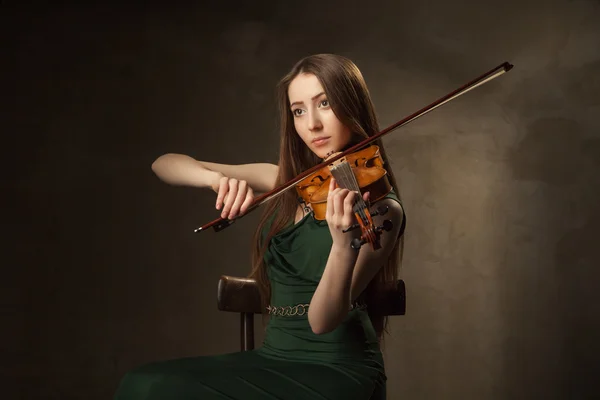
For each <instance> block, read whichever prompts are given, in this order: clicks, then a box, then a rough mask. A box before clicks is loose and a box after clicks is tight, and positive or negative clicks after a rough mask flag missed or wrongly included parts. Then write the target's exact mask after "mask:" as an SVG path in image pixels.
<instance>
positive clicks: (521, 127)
mask: <svg viewBox="0 0 600 400" xmlns="http://www.w3.org/2000/svg"><path fill="white" fill-rule="evenodd" d="M265 3H267V2H265ZM268 3H271V4H268V5H263V4H262V3H257V2H252V3H251V4H250V3H249V5H247V6H243V7H241V8H240V7H233V6H232V5H231V4H229V3H226V4H225V5H224V6H223V8H222V9H221V10H209V9H202V8H200V7H198V6H196V7H188V8H176V7H171V8H168V7H166V6H162V7H157V6H154V7H147V8H146V9H145V10H144V11H140V10H136V9H134V8H133V7H131V8H129V9H126V8H112V9H109V8H93V7H83V6H79V7H70V8H64V9H60V10H59V9H53V10H51V9H36V10H34V9H29V10H26V9H25V8H22V9H17V8H16V7H14V6H10V5H6V4H5V5H4V6H3V8H4V10H3V12H2V17H1V18H2V37H3V38H5V39H7V40H6V43H5V46H4V48H5V50H6V51H5V54H6V56H5V59H4V62H3V66H2V70H3V72H4V74H3V77H4V78H7V81H6V83H5V84H4V85H3V86H4V87H5V88H7V89H8V90H6V91H5V96H4V97H5V101H4V103H5V107H3V108H4V110H3V113H2V114H3V116H4V119H5V122H4V123H3V133H4V134H3V164H5V168H4V171H5V175H8V178H9V179H5V181H4V182H5V183H4V185H3V186H4V188H5V190H4V191H3V192H4V193H5V196H3V197H5V200H8V202H9V204H8V207H7V208H5V210H6V211H7V212H6V213H5V216H4V221H3V227H4V229H3V231H4V232H3V236H4V237H5V240H3V245H4V246H6V250H5V251H3V253H4V254H6V256H4V257H3V278H2V280H1V282H2V283H1V285H2V294H1V298H2V318H3V321H2V325H3V327H4V329H2V330H1V335H2V336H1V337H0V339H1V340H0V343H1V344H0V345H1V346H2V347H1V349H2V357H1V358H2V365H1V368H2V374H1V376H2V377H3V380H4V381H5V382H3V388H5V389H3V391H4V390H8V391H9V394H10V395H12V397H13V398H45V399H76V398H77V399H84V398H85V399H107V398H110V396H111V395H112V393H113V391H114V389H115V387H116V385H117V383H118V380H119V379H120V377H121V376H122V375H123V374H124V373H125V371H127V370H128V369H130V368H132V367H133V366H136V365H138V364H140V363H143V362H146V361H150V360H156V359H163V358H171V357H181V356H188V355H208V354H217V353H222V352H229V351H235V350H237V348H238V336H237V335H238V325H237V324H238V319H237V316H235V315H230V314H225V313H221V312H219V311H218V310H217V309H216V296H215V291H216V282H217V279H218V277H219V276H220V275H221V274H224V273H225V274H230V275H244V274H246V272H247V270H248V260H249V258H248V250H249V246H250V236H251V234H252V232H253V226H254V224H255V223H256V222H257V219H258V213H254V214H251V215H249V216H247V217H246V218H244V219H242V220H240V221H238V223H236V225H234V227H232V228H230V229H227V230H225V231H223V232H220V233H218V234H216V233H213V232H212V231H211V232H205V233H202V234H200V235H194V234H193V233H192V230H193V228H195V227H197V226H198V225H199V224H202V223H205V222H208V221H209V220H212V219H213V218H214V217H215V216H216V215H217V213H216V211H215V210H214V209H213V208H212V207H214V205H213V203H214V195H213V194H212V193H210V192H204V191H198V190H193V189H189V188H174V187H169V186H167V185H165V184H163V183H161V182H159V181H158V179H157V178H156V177H155V176H154V175H153V174H152V172H151V170H150V165H151V163H152V161H153V160H154V159H155V158H156V157H157V156H159V155H160V154H163V153H166V152H181V153H186V154H190V155H192V156H194V157H197V158H198V159H202V160H207V161H217V162H225V163H246V162H255V161H267V162H276V160H277V145H278V142H277V133H276V129H275V123H276V116H275V109H274V102H273V93H274V90H273V89H274V85H275V83H276V81H277V80H278V78H279V77H280V76H281V75H283V74H284V73H285V72H286V71H287V70H288V68H290V67H291V66H292V64H293V63H294V62H295V61H297V60H298V59H299V58H301V57H303V56H305V55H308V54H312V53H318V52H334V53H339V54H343V55H346V56H349V57H350V58H352V59H353V60H354V61H355V62H356V63H357V64H358V66H359V67H360V68H361V70H362V72H363V74H364V76H365V78H366V80H367V83H368V84H369V87H370V89H371V92H372V95H373V98H374V101H375V105H376V107H377V111H378V115H379V117H380V123H381V125H382V128H383V127H386V126H388V125H390V124H392V123H393V122H395V121H397V120H399V119H401V118H403V117H404V116H406V115H408V114H410V113H412V112H414V111H416V110H417V109H419V108H421V107H423V106H425V105H427V104H429V103H431V102H432V101H434V100H436V99H437V98H439V97H440V96H442V95H445V94H446V93H448V92H450V91H451V90H454V89H455V88H456V87H458V86H460V85H462V84H464V83H466V82H467V81H469V80H470V79H472V78H474V77H476V76H478V75H479V74H481V73H483V72H485V71H487V70H489V69H491V68H492V67H494V66H496V65H498V64H500V63H501V62H503V61H510V62H512V63H514V65H515V68H514V69H513V70H512V71H511V72H510V73H508V74H506V75H504V76H502V77H500V78H498V79H497V80H494V81H492V82H490V83H488V84H486V85H485V86H483V87H481V88H478V89H477V90H475V91H473V92H470V93H468V94H466V95H465V96H463V97H460V98H459V99H457V100H455V101H453V102H452V103H450V104H448V105H446V106H444V107H442V108H440V109H438V110H436V111H434V112H433V113H431V114H428V115H427V116H425V117H423V118H422V119H419V120H417V121H415V122H413V123H411V124H410V125H408V126H407V127H405V128H402V129H399V130H397V131H395V132H393V133H390V134H389V135H388V136H386V137H385V138H384V142H385V144H386V146H387V150H388V153H389V155H390V157H391V159H392V161H391V162H392V165H393V167H394V171H395V173H396V175H397V178H398V179H399V182H400V184H401V188H402V196H403V199H404V202H405V205H406V210H407V213H408V222H409V224H408V227H407V231H406V251H405V261H404V266H403V269H402V271H401V274H402V277H403V278H404V279H405V281H406V282H407V287H408V295H409V299H408V313H407V315H406V316H404V317H398V318H395V319H394V320H393V321H392V323H391V333H392V334H391V336H389V337H388V339H387V342H386V350H385V353H386V359H387V368H388V375H389V393H390V395H389V398H390V399H474V398H477V399H508V398H510V399H517V398H519V399H520V398H547V399H563V398H585V394H587V395H589V394H590V393H591V392H592V389H593V388H592V383H591V382H592V378H593V377H595V376H596V375H597V374H598V372H599V371H598V367H597V364H598V363H597V361H596V360H597V358H598V356H599V353H600V351H599V350H600V349H599V348H598V347H599V345H598V339H597V338H598V337H600V332H599V330H600V329H599V327H600V321H599V319H600V318H599V313H600V306H599V305H598V304H600V303H599V302H598V299H597V296H595V295H596V292H597V287H598V281H599V278H600V272H599V270H598V269H597V268H593V267H598V266H599V264H600V257H599V256H598V252H597V245H596V243H595V240H594V239H595V237H597V226H598V224H599V223H600V203H599V201H598V195H599V194H600V179H599V175H600V174H599V173H598V171H599V168H600V165H599V164H600V122H598V119H597V116H598V114H599V112H600V101H599V100H598V98H599V97H598V94H599V93H600V79H599V76H600V27H598V26H599V25H598V23H597V22H598V21H599V20H600V3H598V1H584V0H580V1H564V2H548V1H544V2H541V1H539V2H525V3H523V2H522V3H521V4H518V3H517V2H514V4H513V3H512V2H505V3H502V2H491V1H488V2H481V1H477V2H475V1H465V0H462V1H459V2H458V3H457V2H443V1H425V2H391V1H390V2H379V3H378V2H368V3H364V2H356V4H353V3H351V2H344V3H343V4H344V5H343V6H339V5H336V6H334V5H332V4H330V2H301V3H288V2H268ZM273 3H277V5H272V4H273ZM354 5H356V8H353V7H352V6H354ZM6 94H8V96H6ZM7 195H8V196H7ZM6 239H8V240H6ZM232 248H235V249H236V251H232V250H231V249H232ZM6 327H8V329H7V328H6ZM258 338H259V339H261V338H262V336H261V335H260V334H259V337H258ZM9 397H10V396H9Z"/></svg>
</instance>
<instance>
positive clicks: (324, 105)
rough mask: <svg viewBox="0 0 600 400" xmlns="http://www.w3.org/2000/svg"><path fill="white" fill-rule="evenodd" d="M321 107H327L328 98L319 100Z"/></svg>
mask: <svg viewBox="0 0 600 400" xmlns="http://www.w3.org/2000/svg"><path fill="white" fill-rule="evenodd" d="M319 104H320V105H321V106H322V107H327V106H328V105H329V100H327V99H325V100H321V102H320V103H319Z"/></svg>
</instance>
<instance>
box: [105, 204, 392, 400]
mask: <svg viewBox="0 0 600 400" xmlns="http://www.w3.org/2000/svg"><path fill="white" fill-rule="evenodd" d="M387 197H390V198H393V199H395V200H397V201H399V200H398V198H397V197H396V195H395V194H394V193H393V192H391V193H390V194H388V195H387ZM264 233H265V232H264V231H263V237H264ZM331 245H332V239H331V234H330V232H329V228H328V226H327V222H326V221H319V220H316V219H315V218H314V217H313V213H309V214H307V215H305V216H304V218H303V219H302V220H300V221H299V222H298V223H296V224H293V222H291V223H290V224H289V225H288V226H287V227H285V228H284V229H283V230H282V231H280V232H279V233H278V234H277V235H276V236H275V237H273V238H272V240H271V243H270V244H269V247H268V250H267V253H266V255H265V261H266V265H267V271H268V276H269V280H270V282H271V302H270V303H271V305H273V306H289V305H291V306H293V305H296V304H308V303H310V300H311V298H312V296H313V293H314V291H315V290H316V288H317V285H318V283H319V280H320V278H321V276H322V274H323V271H324V268H325V265H326V263H327V258H328V255H329V251H330V249H331ZM386 379H387V378H386V375H385V369H384V362H383V356H382V353H381V351H380V348H379V342H378V340H377V335H376V333H375V330H374V328H373V325H372V324H371V321H370V319H369V316H368V314H367V311H366V310H364V309H362V308H358V307H357V308H354V309H353V310H352V311H350V312H349V313H348V315H347V317H346V318H345V320H344V321H343V322H342V323H341V324H340V325H339V326H338V327H337V328H336V329H335V330H333V331H331V332H329V333H326V334H321V335H316V334H315V333H313V332H312V330H311V328H310V325H309V323H308V317H307V314H306V313H305V314H304V315H294V316H271V317H270V319H269V322H268V324H267V328H266V333H265V340H264V342H263V345H262V347H259V348H257V349H255V350H251V351H245V352H235V353H229V354H222V355H216V356H200V357H189V358H183V359H174V360H169V361H160V362H154V363H151V364H147V365H143V366H141V367H137V368H135V369H133V370H131V371H129V372H128V373H127V374H126V375H125V377H124V378H123V380H122V381H121V383H120V386H119V388H118V390H117V393H116V395H115V400H142V399H143V400H155V399H178V400H187V399H236V400H238V399H240V400H253V399H311V400H316V399H323V400H324V399H328V400H333V399H340V400H341V399H344V400H353V399H356V400H359V399H360V400H367V399H373V400H375V399H376V400H380V399H385V389H386V388H385V386H386V385H385V381H386Z"/></svg>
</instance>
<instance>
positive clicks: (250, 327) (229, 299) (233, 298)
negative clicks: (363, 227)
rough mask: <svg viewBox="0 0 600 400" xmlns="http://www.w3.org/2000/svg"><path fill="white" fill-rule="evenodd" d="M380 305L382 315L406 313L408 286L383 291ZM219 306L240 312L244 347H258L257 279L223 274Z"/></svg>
mask: <svg viewBox="0 0 600 400" xmlns="http://www.w3.org/2000/svg"><path fill="white" fill-rule="evenodd" d="M378 303H379V304H378V305H377V310H379V311H380V312H381V314H383V315H386V316H390V315H404V314H405V313H406V288H405V286H404V281H402V280H401V279H399V280H398V281H397V285H396V286H395V287H394V288H393V289H391V290H389V291H388V292H387V293H383V294H382V296H381V298H380V300H379V302H378ZM217 306H218V308H219V310H221V311H229V312H237V313H240V339H241V350H242V351H248V350H252V349H254V314H262V311H263V310H262V307H261V304H260V293H259V291H258V285H257V284H256V281H255V280H253V279H248V278H238V277H234V276H228V275H223V276H221V279H219V284H218V287H217Z"/></svg>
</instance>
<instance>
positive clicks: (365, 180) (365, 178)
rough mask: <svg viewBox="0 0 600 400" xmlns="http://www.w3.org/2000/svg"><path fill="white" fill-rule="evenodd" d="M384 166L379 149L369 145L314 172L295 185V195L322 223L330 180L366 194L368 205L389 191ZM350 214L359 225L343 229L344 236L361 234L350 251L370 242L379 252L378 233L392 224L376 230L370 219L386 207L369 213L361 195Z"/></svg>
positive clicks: (382, 212)
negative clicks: (353, 233) (358, 231)
mask: <svg viewBox="0 0 600 400" xmlns="http://www.w3.org/2000/svg"><path fill="white" fill-rule="evenodd" d="M334 155H335V154H334ZM383 164H384V161H383V158H382V157H381V153H380V152H379V146H376V145H372V146H369V147H367V148H365V149H362V150H359V151H357V152H354V153H352V154H348V155H346V156H344V157H342V158H340V159H339V160H337V161H335V162H333V163H330V164H329V165H328V166H327V167H324V168H321V169H320V170H318V171H316V172H313V173H312V174H310V175H309V176H307V177H306V178H304V179H303V180H301V181H300V182H299V183H297V184H296V192H297V193H298V196H299V197H300V198H301V199H302V200H303V201H304V203H305V204H307V205H308V204H310V206H311V208H312V209H313V213H314V218H315V219H317V220H321V221H322V220H324V219H325V213H326V212H327V196H328V194H329V183H330V182H331V178H332V177H333V178H335V180H336V182H337V183H338V186H339V187H341V188H345V189H349V190H351V191H355V192H359V193H361V194H362V193H365V192H369V200H370V202H376V201H377V200H379V199H381V198H383V197H384V196H385V195H386V194H388V193H389V192H390V191H391V190H392V185H391V184H390V182H389V180H388V179H387V171H386V170H385V168H383ZM353 211H354V216H355V217H356V220H357V221H358V223H357V224H354V225H352V226H350V227H349V228H347V229H345V230H344V233H346V232H349V231H351V230H354V229H357V228H360V229H361V231H362V235H361V237H360V239H359V238H355V239H354V240H353V241H352V243H351V246H352V248H353V249H355V250H357V249H359V248H360V247H361V246H362V245H363V244H365V243H370V244H371V247H372V248H373V249H374V250H377V249H380V248H381V245H380V243H379V237H380V234H381V232H382V231H384V230H385V231H389V230H390V229H392V227H393V224H392V221H390V220H385V221H384V222H383V225H381V226H377V227H375V226H374V224H373V219H372V217H374V216H375V215H383V214H385V213H386V212H387V207H385V206H380V207H379V208H378V209H377V210H376V211H374V212H371V211H369V208H368V205H367V204H366V203H365V201H364V200H363V198H362V196H359V197H358V198H357V199H356V200H355V201H354V205H353Z"/></svg>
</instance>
